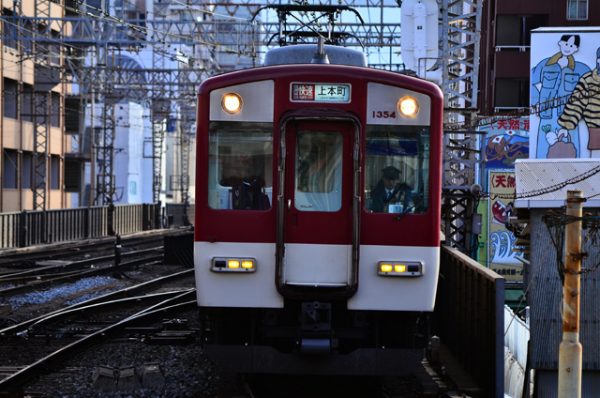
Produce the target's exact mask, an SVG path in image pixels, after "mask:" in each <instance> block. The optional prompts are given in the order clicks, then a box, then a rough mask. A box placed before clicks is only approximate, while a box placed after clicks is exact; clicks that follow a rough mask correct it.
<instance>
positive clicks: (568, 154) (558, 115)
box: [529, 27, 600, 159]
mask: <svg viewBox="0 0 600 398" xmlns="http://www.w3.org/2000/svg"><path fill="white" fill-rule="evenodd" d="M599 66H600V28H598V27H563V28H539V29H535V30H533V31H532V33H531V64H530V67H531V85H530V91H529V94H530V105H531V115H530V122H529V126H530V129H529V140H530V141H529V148H530V156H529V157H530V158H538V159H540V158H543V159H552V158H590V157H600V76H599V74H598V72H599Z"/></svg>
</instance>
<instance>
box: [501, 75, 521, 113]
mask: <svg viewBox="0 0 600 398" xmlns="http://www.w3.org/2000/svg"><path fill="white" fill-rule="evenodd" d="M527 106H529V80H527V79H496V84H495V96H494V107H495V108H496V109H498V110H510V109H515V108H525V107H527Z"/></svg>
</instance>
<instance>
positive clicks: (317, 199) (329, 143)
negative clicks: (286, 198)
mask: <svg viewBox="0 0 600 398" xmlns="http://www.w3.org/2000/svg"><path fill="white" fill-rule="evenodd" d="M296 142H297V143H296V178H295V192H294V199H295V200H294V203H295V207H296V209H298V210H300V211H327V212H335V211H338V210H340V209H341V208H342V149H343V139H342V135H341V134H340V133H331V132H327V133H326V132H318V131H299V132H298V134H297V141H296Z"/></svg>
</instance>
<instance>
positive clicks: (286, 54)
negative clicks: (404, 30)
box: [264, 44, 367, 67]
mask: <svg viewBox="0 0 600 398" xmlns="http://www.w3.org/2000/svg"><path fill="white" fill-rule="evenodd" d="M317 51H318V46H317V45H316V44H295V45H292V46H285V47H279V48H274V49H272V50H270V51H269V52H267V54H266V56H265V63H264V66H274V65H289V64H310V63H311V60H312V59H313V57H314V56H315V53H317ZM325 53H326V54H327V56H328V58H329V63H330V64H335V65H348V66H363V67H366V66H367V57H365V54H363V53H362V52H360V51H357V50H352V49H350V48H345V47H338V46H330V45H325Z"/></svg>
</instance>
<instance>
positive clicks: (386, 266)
mask: <svg viewBox="0 0 600 398" xmlns="http://www.w3.org/2000/svg"><path fill="white" fill-rule="evenodd" d="M392 269H393V267H392V264H388V263H383V264H380V265H379V270H380V271H381V272H392Z"/></svg>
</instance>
